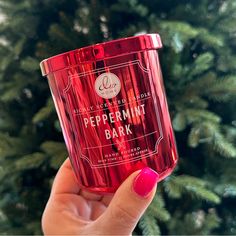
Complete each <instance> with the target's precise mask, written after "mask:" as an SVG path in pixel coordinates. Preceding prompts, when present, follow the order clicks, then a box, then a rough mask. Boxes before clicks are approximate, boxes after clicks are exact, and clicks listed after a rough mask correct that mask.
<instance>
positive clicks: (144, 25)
mask: <svg viewBox="0 0 236 236" xmlns="http://www.w3.org/2000/svg"><path fill="white" fill-rule="evenodd" d="M0 22H1V23H0V234H10V235H14V234H41V233H42V232H41V227H40V218H41V215H42V211H43V209H44V206H45V203H46V201H47V199H48V196H49V192H50V187H51V184H52V181H53V177H54V176H55V174H56V171H57V169H58V168H59V166H60V165H61V163H62V162H63V160H64V159H65V158H66V157H67V152H66V149H65V145H64V141H63V137H62V133H61V129H60V125H59V122H58V119H57V115H56V113H55V109H54V106H53V103H52V99H51V95H50V91H49V87H48V84H47V79H46V78H42V77H41V73H40V70H39V62H40V61H41V60H42V59H44V58H47V57H50V56H52V55H55V54H58V53H61V52H65V51H68V50H72V49H75V48H79V47H82V46H86V45H89V44H92V43H98V42H103V41H107V40H111V39H116V38H120V37H125V36H132V35H134V34H141V33H152V32H158V33H159V34H160V35H161V37H162V41H163V43H164V48H163V49H162V50H160V56H161V64H162V70H163V75H164V82H165V87H166V92H167V96H168V102H169V108H170V112H171V118H172V122H173V126H174V129H175V135H176V141H177V145H178V150H179V155H180V161H179V164H178V167H177V168H176V170H175V172H174V173H173V174H172V175H171V176H170V177H168V178H166V179H165V180H164V181H163V182H162V183H160V184H159V186H158V192H157V195H156V197H155V199H154V201H153V203H152V205H151V206H150V207H149V208H148V210H147V211H146V213H145V215H144V216H143V217H142V219H141V221H140V222H139V224H138V226H137V228H136V230H135V233H134V234H139V235H160V234H162V235H163V234H165V235H169V234H185V235H186V234H188V235H190V234H198V235H207V234H230V235H235V234H236V174H235V172H236V99H235V98H236V96H235V95H236V1H235V0H199V1H194V0H116V1H115V0H70V1H68V0H20V1H19V0H0Z"/></svg>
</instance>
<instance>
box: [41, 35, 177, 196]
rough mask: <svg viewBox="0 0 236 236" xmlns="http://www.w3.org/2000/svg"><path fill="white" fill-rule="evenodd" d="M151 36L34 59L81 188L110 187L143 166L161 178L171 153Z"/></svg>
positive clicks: (157, 42)
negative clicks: (48, 93) (47, 87)
mask: <svg viewBox="0 0 236 236" xmlns="http://www.w3.org/2000/svg"><path fill="white" fill-rule="evenodd" d="M161 47H162V43H161V39H160V36H159V35H158V34H146V35H140V36H135V37H129V38H123V39H118V40H113V41H110V42H105V43H100V44H96V45H92V46H88V47H84V48H81V49H76V50H73V51H70V52H66V53H63V54H60V55H57V56H54V57H51V58H49V59H46V60H44V61H42V62H41V64H40V66H41V69H42V73H43V75H44V76H45V75H46V76H47V78H48V82H49V86H50V89H51V93H52V97H53V100H54V103H55V106H56V110H57V113H58V116H59V119H60V124H61V126H62V130H63V135H64V139H65V142H66V146H67V149H68V152H69V157H70V160H71V163H72V166H73V169H74V172H75V174H76V177H77V179H78V183H79V185H80V186H81V188H85V189H87V190H89V191H92V192H100V193H104V192H114V191H115V190H116V189H117V188H118V187H119V185H120V184H121V183H122V181H123V180H124V179H125V178H126V177H127V176H128V175H130V174H131V173H132V172H134V171H136V170H138V169H141V168H143V167H145V166H149V167H151V168H152V169H154V170H155V171H156V172H158V174H159V175H160V180H161V179H163V178H165V177H166V176H167V175H169V174H170V173H171V172H172V170H173V168H174V167H175V165H176V163H177V159H178V157H177V151H176V145H175V138H174V134H173V130H172V125H171V120H170V116H169V112H168V106H167V102H166V96H165V91H164V86H163V81H162V74H161V68H160V64H159V58H158V51H157V49H159V48H161Z"/></svg>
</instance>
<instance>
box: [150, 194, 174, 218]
mask: <svg viewBox="0 0 236 236" xmlns="http://www.w3.org/2000/svg"><path fill="white" fill-rule="evenodd" d="M146 214H147V215H150V216H152V217H154V218H156V219H157V220H160V221H163V222H166V221H168V220H169V219H170V213H169V212H168V211H167V210H166V208H165V203H164V200H163V198H162V197H161V194H156V195H155V197H154V199H153V201H152V203H151V205H150V206H149V207H148V209H147V211H146Z"/></svg>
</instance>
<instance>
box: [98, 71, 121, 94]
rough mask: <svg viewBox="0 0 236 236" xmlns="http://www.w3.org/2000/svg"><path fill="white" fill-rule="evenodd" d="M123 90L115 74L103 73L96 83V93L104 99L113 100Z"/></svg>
mask: <svg viewBox="0 0 236 236" xmlns="http://www.w3.org/2000/svg"><path fill="white" fill-rule="evenodd" d="M120 89H121V83H120V80H119V78H118V77H117V76H116V75H115V74H113V73H103V74H101V75H99V76H98V77H97V79H96V81H95V91H96V93H97V94H98V95H99V96H100V97H102V98H113V97H115V96H116V95H117V94H118V93H119V92H120Z"/></svg>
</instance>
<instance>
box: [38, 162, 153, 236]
mask: <svg viewBox="0 0 236 236" xmlns="http://www.w3.org/2000/svg"><path fill="white" fill-rule="evenodd" d="M139 172H140V171H136V172H135V173H133V174H131V175H130V176H129V177H128V178H127V179H126V180H125V181H124V182H123V183H122V185H121V186H120V187H119V189H118V190H117V191H116V193H115V194H114V195H105V196H101V195H98V194H94V193H89V192H86V191H84V190H81V189H80V188H79V186H78V184H77V182H76V179H75V176H74V173H73V171H72V167H71V164H70V161H69V160H68V159H67V160H66V161H65V162H64V163H63V165H62V166H61V168H60V169H59V171H58V173H57V175H56V177H55V180H54V183H53V186H52V190H51V194H50V197H49V200H48V203H47V205H46V208H45V210H44V213H43V217H42V229H43V232H44V234H45V235H52V234H53V235H131V234H132V231H133V230H134V228H135V226H136V224H137V222H138V220H139V219H140V217H141V216H142V214H143V213H144V211H145V210H146V208H147V207H148V205H149V204H150V203H151V201H152V199H153V197H154V195H155V191H156V185H155V186H154V187H153V189H152V190H151V191H150V192H149V193H148V194H147V196H145V197H144V196H140V195H138V194H137V193H136V192H135V191H134V188H133V183H134V181H135V178H136V176H137V175H138V174H139Z"/></svg>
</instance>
